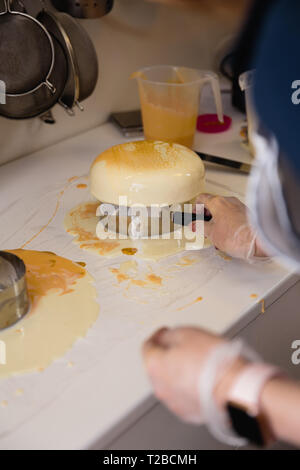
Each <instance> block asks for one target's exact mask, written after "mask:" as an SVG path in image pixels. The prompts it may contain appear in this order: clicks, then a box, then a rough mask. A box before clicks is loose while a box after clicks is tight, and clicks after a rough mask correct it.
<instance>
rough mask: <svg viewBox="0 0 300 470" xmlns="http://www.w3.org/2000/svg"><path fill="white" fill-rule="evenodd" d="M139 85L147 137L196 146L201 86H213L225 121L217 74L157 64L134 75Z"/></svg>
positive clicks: (217, 104)
mask: <svg viewBox="0 0 300 470" xmlns="http://www.w3.org/2000/svg"><path fill="white" fill-rule="evenodd" d="M131 77H132V78H136V79H137V82H138V86H139V95H140V102H141V111H142V118H143V126H144V134H145V138H146V139H149V140H162V141H168V142H177V143H179V144H182V145H186V146H187V147H192V146H193V141H194V135H195V130H196V121H197V116H198V111H199V100H200V96H201V91H202V87H203V86H204V85H205V84H207V83H210V85H211V87H212V91H213V95H214V98H215V103H216V110H217V115H218V119H219V121H221V122H223V108H222V99H221V92H220V84H219V79H218V76H217V74H215V73H214V72H211V71H206V70H197V69H192V68H188V67H174V66H169V65H158V66H153V67H145V68H143V69H140V70H138V71H137V72H135V73H133V74H132V76H131Z"/></svg>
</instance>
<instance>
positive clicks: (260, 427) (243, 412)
mask: <svg viewBox="0 0 300 470" xmlns="http://www.w3.org/2000/svg"><path fill="white" fill-rule="evenodd" d="M279 375H282V371H281V370H280V369H278V368H277V367H274V366H271V365H268V364H264V363H253V364H250V365H249V366H247V367H246V369H245V370H244V371H243V372H241V374H240V375H239V376H238V378H237V379H236V381H235V382H234V384H233V385H232V387H231V389H230V390H229V395H228V399H227V404H226V408H227V412H228V414H229V417H230V421H231V425H232V428H233V429H234V431H235V432H236V433H237V434H238V435H239V436H241V437H243V438H246V439H247V440H248V441H250V442H251V443H253V444H256V445H257V446H266V445H268V444H270V443H271V442H272V441H274V440H275V438H274V435H273V433H272V429H271V426H270V424H269V422H268V419H267V417H266V416H265V415H264V413H263V411H262V409H261V405H260V397H261V393H262V390H263V387H264V385H265V384H266V382H267V381H268V380H270V379H271V378H273V377H275V376H279Z"/></svg>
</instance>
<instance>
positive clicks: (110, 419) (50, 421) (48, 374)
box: [0, 113, 296, 449]
mask: <svg viewBox="0 0 300 470" xmlns="http://www.w3.org/2000/svg"><path fill="white" fill-rule="evenodd" d="M241 120H242V116H241V115H238V113H237V114H236V121H235V124H234V126H233V128H232V130H231V131H229V132H227V133H226V134H224V135H222V134H220V135H219V136H217V137H212V136H203V135H202V134H201V135H200V134H198V135H197V140H196V148H197V149H199V150H202V151H209V152H210V153H216V154H218V155H229V154H230V156H231V157H232V158H234V157H235V158H239V157H240V158H243V159H244V160H245V161H246V160H248V159H249V157H248V155H247V153H246V152H245V151H244V150H243V149H241V147H240V139H239V137H238V132H239V127H240V122H241ZM57 125H59V123H58V124H57ZM123 140H124V139H123V138H122V137H121V136H120V134H119V132H118V131H117V130H116V129H115V128H114V127H113V126H112V125H111V124H105V125H103V126H101V127H99V128H96V129H93V130H90V131H89V132H86V133H84V134H81V135H78V136H77V137H75V138H72V139H69V140H66V141H64V142H61V143H59V144H57V145H55V146H52V147H48V148H46V149H44V150H42V151H39V152H37V153H35V154H34V155H31V156H27V157H26V158H22V159H20V160H18V161H15V162H12V163H9V164H7V165H4V166H2V167H1V168H0V188H1V198H0V217H1V218H0V223H1V229H0V246H1V249H9V248H16V247H18V246H20V245H21V244H22V243H24V241H26V240H27V239H28V238H30V236H31V235H33V234H34V233H36V232H37V231H38V229H39V228H40V227H41V226H42V225H43V224H44V223H45V222H46V221H47V220H48V219H49V216H50V215H51V214H52V212H53V210H54V207H55V204H56V200H57V194H58V193H59V191H60V190H61V188H62V187H63V186H64V185H65V184H66V181H67V180H68V178H70V177H72V176H75V175H76V176H82V182H85V181H86V180H85V179H84V178H85V175H87V173H88V170H89V166H90V164H91V162H92V161H93V159H94V158H95V156H96V155H97V154H98V153H100V152H101V151H102V150H104V149H105V148H107V147H109V146H111V145H113V144H115V143H117V142H121V141H123ZM222 142H223V143H222ZM228 152H230V153H228ZM207 181H208V185H207V189H208V190H211V191H219V192H220V193H223V194H232V193H234V194H237V195H238V196H239V197H241V198H243V195H244V194H245V188H246V182H247V177H246V176H245V175H242V174H239V173H236V172H231V171H228V170H223V169H220V168H216V167H210V168H209V169H208V170H207ZM76 183H78V181H77V182H76ZM76 183H75V184H74V185H73V186H72V187H71V188H69V189H68V190H67V191H66V192H65V194H64V195H63V197H62V200H61V206H60V209H59V211H58V213H57V215H56V217H55V218H54V220H53V221H52V223H51V224H50V225H49V227H48V228H47V230H45V231H44V232H42V233H41V234H40V235H39V236H38V237H37V238H35V239H34V240H33V241H32V243H31V244H30V245H28V246H27V248H28V249H37V250H49V251H55V252H56V253H57V254H60V255H63V256H65V257H67V258H70V259H73V260H75V261H79V260H84V261H85V262H86V263H87V269H88V271H89V272H90V273H91V274H92V275H93V276H94V278H95V283H96V287H97V290H98V293H99V297H98V300H99V303H100V314H99V318H98V320H97V322H96V323H95V325H94V326H93V327H92V328H91V330H90V331H89V333H88V335H87V337H86V338H84V339H82V340H79V341H77V343H76V344H75V346H74V347H73V348H72V349H71V350H70V351H69V352H68V353H67V354H66V356H64V357H62V358H61V359H60V360H58V361H56V362H55V363H53V364H52V365H51V366H50V367H49V368H47V369H46V370H45V371H44V372H42V373H36V374H30V375H27V376H23V377H14V378H10V379H3V380H1V381H0V402H1V401H2V400H7V402H8V406H7V407H5V408H1V407H0V448H1V449H14V448H15V449H23V448H25V449H30V448H31V449H40V448H50V449H65V448H67V449H76V448H81V449H82V448H88V447H89V446H91V445H92V444H93V443H95V442H96V441H98V440H99V439H102V441H103V442H105V440H107V438H108V435H109V433H110V431H111V430H112V429H113V428H115V427H117V428H118V430H120V429H121V428H122V427H124V426H127V425H128V424H129V423H130V422H131V420H133V419H134V418H136V417H138V416H140V415H141V414H142V413H143V412H145V411H146V410H147V409H148V408H149V407H150V406H152V405H153V403H154V399H153V397H152V396H151V388H150V385H149V383H148V380H147V378H146V376H145V373H144V370H143V366H142V362H141V356H140V348H141V344H142V341H143V339H144V338H145V337H147V336H148V335H149V334H150V333H151V332H153V331H154V330H155V329H156V328H158V327H160V326H163V325H169V326H170V325H180V324H181V325H183V324H189V325H198V326H200V327H205V328H209V329H210V330H212V331H215V332H218V333H224V332H229V331H230V334H234V333H236V332H238V331H239V329H240V328H241V327H242V326H244V325H246V324H247V323H248V322H250V321H251V320H253V319H254V318H255V317H256V316H258V315H259V314H260V310H261V305H260V303H259V301H260V300H261V299H262V298H263V299H265V302H266V307H267V306H268V304H269V303H271V302H273V301H274V300H275V299H276V298H277V297H279V296H280V295H281V293H282V292H284V291H285V290H287V289H288V287H290V286H291V285H293V284H294V283H295V282H296V277H295V276H293V275H291V274H290V273H288V272H287V271H286V270H285V269H284V268H282V267H280V266H279V265H278V264H276V263H275V262H270V263H264V264H252V265H248V264H246V263H243V262H241V261H236V260H231V261H228V260H225V259H223V258H222V257H221V256H219V255H218V253H217V252H216V251H215V250H214V248H209V249H206V250H202V251H201V252H197V253H195V252H193V253H192V255H193V256H196V257H197V261H198V262H197V263H195V264H193V265H191V266H189V267H187V268H186V269H182V268H180V269H178V270H176V269H175V270H174V269H173V268H174V265H175V263H176V260H178V258H180V257H181V256H182V254H179V255H175V256H172V257H170V258H168V259H166V260H163V261H161V262H158V263H154V262H153V263H151V264H152V268H153V270H154V272H156V273H157V274H160V275H162V277H163V279H164V282H163V287H162V290H161V291H160V289H156V290H151V291H149V290H145V289H141V288H139V289H138V288H137V290H136V291H134V292H132V295H129V296H127V297H126V296H125V291H124V288H123V286H122V284H121V285H116V281H115V278H114V276H113V275H112V273H111V272H110V271H109V267H111V266H119V264H120V261H123V260H124V258H125V257H122V259H121V257H120V258H115V259H105V258H101V257H97V256H95V255H93V254H91V253H88V252H85V251H82V250H80V249H79V248H78V246H76V245H74V244H73V243H72V237H71V236H70V235H68V234H67V233H65V232H64V230H63V226H62V223H63V217H64V214H65V213H66V211H68V210H69V209H71V208H72V207H73V206H74V205H76V204H77V203H78V202H80V201H81V200H86V199H88V194H87V192H85V191H79V190H78V189H76ZM145 263H146V262H143V261H141V260H140V261H139V267H140V269H143V266H144V264H145ZM147 264H149V262H148V261H147ZM170 269H171V271H170ZM172 269H173V271H172ZM167 273H169V274H167ZM170 273H171V274H170ZM179 287H180V288H179ZM252 293H256V294H257V295H258V298H257V299H252V298H250V295H251V294H252ZM197 296H202V297H203V301H202V302H200V303H198V304H192V305H190V306H188V307H186V308H184V309H182V310H180V307H183V306H186V305H188V304H189V303H190V302H192V301H193V300H194V299H195V298H196V297H197ZM0 339H1V335H0ZM68 361H72V362H74V367H72V368H67V363H68ZM0 367H1V365H0ZM18 388H23V389H24V395H23V396H21V397H16V396H15V395H14V391H15V390H16V389H18Z"/></svg>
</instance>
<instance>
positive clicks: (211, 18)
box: [0, 0, 246, 164]
mask: <svg viewBox="0 0 300 470" xmlns="http://www.w3.org/2000/svg"><path fill="white" fill-rule="evenodd" d="M31 1H33V0H31ZM200 1H201V0H199V3H200ZM245 1H246V0H245ZM212 3H214V1H213V0H210V2H207V1H206V2H205V1H204V4H203V8H201V9H197V8H183V7H180V6H170V5H164V4H159V3H156V2H154V3H153V2H148V1H147V0H115V7H114V9H113V11H112V13H111V14H109V15H108V16H106V17H104V18H100V19H94V20H81V21H82V24H83V26H84V27H85V28H86V29H87V31H88V32H89V34H90V36H91V37H92V39H93V41H94V44H95V46H96V49H97V54H98V58H99V64H100V79H99V82H98V85H97V88H96V90H95V92H94V94H93V95H92V96H91V97H90V98H89V99H88V100H86V101H85V102H84V107H85V111H84V112H80V111H79V110H78V111H77V110H76V117H69V116H68V115H66V113H65V111H64V110H63V109H61V108H60V106H56V107H55V108H54V115H55V118H56V120H57V122H56V124H54V125H47V124H44V123H43V122H41V120H40V119H38V118H35V119H30V120H26V121H13V120H7V119H4V118H0V138H1V150H0V164H3V163H5V162H7V161H9V160H13V159H15V158H18V157H20V156H23V155H26V154H28V153H31V152H33V151H35V150H38V149H40V148H42V147H45V146H48V145H50V144H52V143H55V142H58V141H60V140H62V139H65V138H66V137H69V136H72V135H75V134H78V133H80V132H84V131H85V130H86V129H89V128H93V127H96V126H98V125H100V124H101V123H103V122H105V121H106V120H107V117H108V115H109V113H110V112H112V111H117V110H127V109H134V108H136V107H137V106H138V95H137V89H136V84H135V81H134V80H129V78H128V77H129V75H130V73H131V72H132V71H134V70H137V69H138V68H139V67H142V66H145V65H151V64H164V63H165V64H178V65H186V66H192V67H198V68H216V56H218V55H219V54H220V50H221V49H222V45H223V44H224V41H227V39H228V38H229V37H231V36H232V35H233V34H235V32H236V31H237V30H238V28H239V25H240V20H241V11H240V10H241V9H242V6H243V4H244V3H245V2H244V1H242V0H237V1H236V2H232V0H231V1H230V2H229V3H230V4H231V5H232V4H233V3H234V4H235V6H234V5H233V8H232V9H230V10H229V11H228V10H226V8H224V5H226V1H224V0H223V7H222V6H220V7H218V8H217V9H213V8H211V5H212ZM36 4H39V2H35V5H36ZM218 4H220V1H219V2H218ZM209 5H210V6H209Z"/></svg>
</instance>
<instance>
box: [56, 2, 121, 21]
mask: <svg viewBox="0 0 300 470" xmlns="http://www.w3.org/2000/svg"><path fill="white" fill-rule="evenodd" d="M51 1H52V3H53V5H54V6H55V8H56V9H57V10H59V11H64V12H65V13H69V15H71V16H74V17H75V18H99V17H101V16H104V15H107V13H109V12H110V11H111V9H112V7H113V4H114V0H51Z"/></svg>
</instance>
